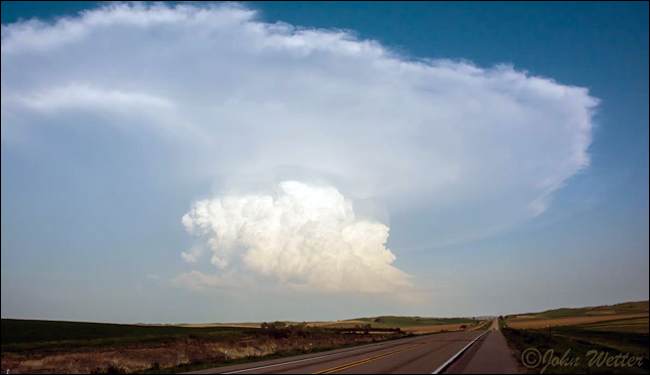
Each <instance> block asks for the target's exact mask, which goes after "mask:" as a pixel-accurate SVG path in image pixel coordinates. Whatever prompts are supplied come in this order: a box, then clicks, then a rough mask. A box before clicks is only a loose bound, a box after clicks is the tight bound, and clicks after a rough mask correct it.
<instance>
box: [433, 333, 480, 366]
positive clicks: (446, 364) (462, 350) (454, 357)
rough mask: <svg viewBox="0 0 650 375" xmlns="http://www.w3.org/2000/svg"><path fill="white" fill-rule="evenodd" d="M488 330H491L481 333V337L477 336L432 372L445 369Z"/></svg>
mask: <svg viewBox="0 0 650 375" xmlns="http://www.w3.org/2000/svg"><path fill="white" fill-rule="evenodd" d="M488 332H490V331H485V332H484V333H483V334H482V335H480V336H479V337H477V338H475V339H474V340H473V341H472V342H470V343H469V344H467V345H465V347H464V348H462V349H461V350H460V351H459V352H458V353H456V354H454V356H453V357H451V358H449V359H448V360H447V362H445V363H443V364H442V366H440V367H438V368H437V369H436V370H435V371H434V372H432V374H439V373H440V372H441V371H443V370H444V369H445V367H447V366H449V364H450V363H452V362H453V361H454V359H456V358H458V356H459V355H461V354H463V352H464V351H465V350H467V348H469V347H470V346H472V344H473V343H475V342H476V341H477V340H478V339H480V338H481V337H483V336H485V335H486V334H487V333H488Z"/></svg>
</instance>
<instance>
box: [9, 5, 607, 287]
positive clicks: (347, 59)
mask: <svg viewBox="0 0 650 375" xmlns="http://www.w3.org/2000/svg"><path fill="white" fill-rule="evenodd" d="M597 103H598V101H597V100H596V99H595V98H593V97H591V96H589V94H588V90H587V89H585V88H580V87H573V86H567V85H562V84H560V83H557V82H555V81H553V80H552V79H548V78H541V77H535V76H531V75H529V74H527V73H526V72H522V71H517V70H515V69H514V68H513V66H511V65H498V66H495V67H491V68H480V67H477V66H475V65H473V64H471V63H469V62H464V61H452V60H413V59H406V58H404V57H402V56H400V55H399V54H396V53H393V52H392V51H391V50H390V49H388V48H386V47H385V46H382V45H381V44H380V43H378V42H375V41H368V40H360V39H358V38H357V37H356V36H355V35H353V34H352V33H350V32H347V31H343V30H323V29H309V28H301V27H295V26H292V25H289V24H286V23H281V22H277V23H265V22H262V21H259V20H258V19H257V15H256V12H255V11H253V10H250V9H247V8H245V7H243V6H241V5H237V4H217V5H215V4H209V5H177V6H173V7H170V6H167V5H164V4H155V5H144V4H120V3H118V4H110V5H106V6H103V7H100V8H97V9H94V10H89V11H85V12H83V13H81V14H79V15H78V16H75V17H69V18H62V19H58V20H55V21H54V22H49V23H47V22H41V21H37V20H30V21H25V22H17V23H13V24H8V25H2V125H3V126H2V142H3V143H5V142H12V141H13V139H14V135H15V134H16V133H18V132H19V130H20V128H21V127H24V126H25V125H26V124H28V125H39V124H43V123H50V122H51V119H53V118H56V119H58V120H66V119H67V118H69V117H70V118H77V116H79V115H80V114H83V115H84V116H90V117H91V118H92V117H96V118H101V119H103V120H104V121H103V122H109V123H111V124H115V125H116V126H117V127H118V128H120V129H125V128H126V129H128V128H138V129H139V128H142V129H146V131H150V132H151V133H152V134H154V135H153V136H152V137H154V138H153V139H161V140H163V139H164V142H166V144H171V145H172V146H171V147H173V148H174V149H175V150H179V151H178V152H177V154H176V155H178V158H179V160H180V162H179V164H181V165H182V166H183V173H184V174H183V176H187V175H188V173H190V174H193V175H195V176H202V178H205V179H211V180H213V181H214V182H215V184H216V186H218V190H219V191H222V192H227V193H223V194H221V193H220V194H218V196H217V197H215V198H214V199H212V200H208V201H202V203H197V204H196V205H195V206H194V207H193V208H192V211H191V214H190V215H189V216H187V217H188V218H189V219H186V220H185V221H184V223H185V224H186V226H189V227H192V228H195V227H196V228H204V229H205V228H210V230H212V231H213V232H214V233H212V236H213V238H214V241H216V242H218V246H216V245H215V246H214V247H215V248H217V249H219V250H218V252H219V254H221V255H216V256H215V257H213V259H212V260H213V263H214V264H215V265H216V266H217V267H218V268H221V269H226V268H229V267H230V266H229V264H227V263H226V259H227V257H224V256H223V252H224V251H226V250H225V249H228V248H233V249H234V248H236V247H237V246H241V247H243V249H241V251H239V252H238V251H235V250H229V251H232V252H233V254H240V255H243V262H244V263H245V264H246V265H247V269H248V270H249V271H250V270H252V271H254V272H255V273H259V274H262V275H272V276H274V277H276V278H279V279H281V280H285V281H286V282H287V283H290V282H298V283H307V284H314V283H317V282H322V280H317V279H318V278H320V277H322V275H323V274H324V273H325V272H326V271H324V270H323V271H319V272H314V273H313V274H312V273H310V272H307V271H306V270H307V269H311V270H314V269H315V268H314V267H316V266H314V264H316V263H315V262H314V261H305V259H306V257H307V255H306V254H307V253H301V252H300V251H307V250H306V249H311V250H310V251H311V253H309V254H310V255H309V256H310V257H313V259H330V260H332V261H331V262H330V263H327V262H326V263H325V264H326V266H325V265H324V266H323V267H325V268H327V272H330V273H332V274H333V275H337V277H339V281H335V282H334V283H333V285H339V284H340V283H341V282H344V281H345V280H348V279H350V277H351V276H350V273H353V272H356V271H355V269H354V267H350V266H349V264H359V265H361V264H364V263H363V262H364V261H365V260H366V259H365V258H364V257H365V255H358V256H357V258H359V259H357V261H356V262H357V263H355V261H352V260H353V259H356V258H354V256H352V255H350V254H353V253H354V252H355V251H361V253H360V254H366V253H365V252H364V251H365V250H358V249H357V250H355V249H350V248H347V247H346V246H347V245H345V244H347V243H350V242H349V241H348V240H349V239H344V237H345V235H344V234H343V229H342V228H344V227H337V226H336V225H333V224H332V225H330V226H329V227H328V226H325V227H326V228H329V229H328V230H332V231H333V232H335V233H337V234H336V235H334V237H333V239H332V241H335V242H336V243H337V244H339V245H340V246H343V247H342V248H340V249H338V250H337V249H333V248H331V247H327V246H316V245H314V246H311V245H310V246H311V247H310V246H305V247H303V248H302V250H295V251H299V254H300V256H299V257H297V258H296V259H300V260H301V261H302V262H303V263H300V262H298V263H295V264H294V263H292V261H293V260H294V259H293V258H292V257H291V256H289V255H288V254H290V253H291V251H293V250H291V249H292V248H293V247H292V246H297V245H295V244H293V243H290V242H286V243H283V242H277V243H275V244H274V246H276V247H273V248H272V250H269V248H266V247H261V246H259V244H258V243H257V242H256V241H257V240H256V238H251V237H250V236H252V233H256V236H261V237H264V236H267V237H268V236H274V235H278V233H279V229H277V228H276V227H275V226H273V225H271V224H269V223H270V221H269V222H265V221H264V220H260V223H267V224H268V225H266V226H264V225H262V224H259V225H260V228H258V230H257V231H248V230H245V231H244V232H245V233H246V235H244V232H242V233H238V234H237V236H234V235H232V234H229V232H224V233H221V232H220V231H222V230H226V229H224V228H228V230H232V228H233V225H235V224H234V223H239V224H241V222H240V221H238V220H240V219H241V220H243V219H242V218H244V217H247V218H256V219H259V217H258V216H255V215H257V214H252V213H245V212H243V211H241V210H239V209H234V208H230V209H228V210H226V211H224V212H227V213H228V215H231V214H232V215H234V216H233V217H237V218H238V219H234V218H232V217H228V219H227V220H226V218H225V216H223V215H225V214H224V213H223V212H222V213H220V214H216V213H215V212H221V211H215V212H212V211H209V210H208V207H215V206H218V205H219V204H221V206H222V207H223V205H224V204H225V202H230V200H231V199H234V200H235V201H237V202H249V203H248V204H253V203H250V202H258V201H259V202H266V203H268V205H270V206H269V207H275V208H274V209H269V210H271V211H272V212H276V211H277V210H280V211H281V212H284V214H285V215H287V217H292V215H294V216H295V217H301V216H300V215H296V212H294V211H292V210H293V209H294V208H295V207H293V208H289V207H284V206H282V205H281V204H279V202H280V201H281V199H280V197H282V196H284V195H282V194H288V193H287V192H283V193H282V194H280V195H277V196H273V195H268V191H269V189H271V188H272V187H273V186H276V185H277V184H278V183H281V182H282V181H301V182H303V183H305V185H301V186H312V187H313V186H330V187H333V188H331V189H334V190H331V191H338V192H339V194H341V196H345V197H346V198H348V199H350V200H364V199H365V200H367V199H373V200H377V201H379V202H381V204H383V205H385V206H386V207H387V208H388V209H389V210H390V212H391V213H395V212H399V213H401V214H402V215H408V214H409V213H410V212H414V211H416V210H426V212H427V218H428V220H427V222H426V223H424V224H423V225H426V226H427V228H431V229H427V230H428V231H429V232H427V234H428V235H429V236H430V237H433V238H430V239H421V241H422V242H427V241H430V242H436V241H438V242H445V241H454V240H457V239H459V238H460V239H462V238H471V237H475V236H476V235H477V233H479V234H480V233H482V232H486V231H489V230H490V229H491V228H495V227H497V228H498V227H504V226H505V227H507V226H509V225H512V224H513V223H518V222H522V221H524V220H528V219H530V218H532V217H535V216H536V215H539V214H541V213H542V212H544V211H545V210H546V209H547V207H548V203H549V200H550V197H551V194H552V193H553V192H554V191H556V190H557V189H559V188H561V187H562V186H563V185H564V184H565V183H566V181H567V179H568V178H570V177H571V176H573V175H575V174H576V173H577V172H578V171H579V170H581V169H583V168H585V167H586V166H588V164H589V155H588V153H587V149H588V147H589V145H590V143H591V139H592V129H593V121H592V117H593V114H594V110H595V108H596V106H597ZM106 119H109V121H105V120H106ZM43 126H44V125H43ZM29 129H31V130H30V131H37V130H38V126H30V127H29ZM147 141H148V142H152V140H151V139H148V140H147ZM169 173H170V174H174V173H179V174H180V172H179V171H178V170H173V169H172V168H170V170H169ZM280 186H281V187H282V186H285V185H280ZM282 189H284V188H280V190H282ZM282 191H284V190H282ZM259 192H266V193H259ZM246 197H248V198H246ZM188 199H189V198H188ZM233 204H234V203H233ZM256 204H258V203H256ZM259 204H262V203H259ZM201 207H204V208H205V209H206V210H208V211H207V212H211V214H210V215H208V216H205V217H204V216H202V215H201V214H199V212H200V208H201ZM342 207H345V206H344V205H343V206H340V207H339V209H343V208H342ZM274 210H275V211H274ZM215 215H216V216H215ZM237 215H239V216H237ZM460 216H462V217H460ZM325 217H329V216H327V215H325V216H323V217H322V218H325ZM334 217H336V215H335V216H334ZM217 218H220V219H219V220H222V219H223V220H225V221H224V222H223V223H221V222H218V223H221V224H219V225H216V226H215V222H214V220H217ZM303 219H304V218H303ZM328 220H329V219H328ZM346 220H349V218H348V219H346ZM344 221H345V220H344ZM345 223H347V224H346V225H352V227H353V228H356V229H355V230H354V231H356V230H358V231H367V233H368V234H369V235H371V236H376V237H377V238H381V237H382V236H383V234H382V233H384V228H385V227H381V226H380V225H379V224H376V223H375V224H372V225H371V224H369V223H365V224H362V223H360V222H358V223H356V224H355V221H354V220H353V221H351V222H348V221H345ZM190 224H191V225H190ZM339 224H340V225H343V224H341V223H339ZM339 224H337V225H339ZM251 225H252V224H251ZM355 225H356V226H355ZM364 225H369V226H370V227H368V228H362V227H363V226H364ZM221 226H223V228H221ZM335 227H336V228H335ZM220 228H221V229H220ZM265 228H266V229H265ZM370 228H372V229H370ZM335 229H336V230H335ZM265 231H266V232H265ZM292 231H293V232H291V235H290V236H289V237H287V238H288V239H289V238H291V239H292V240H291V241H297V239H296V238H297V237H296V236H302V234H300V233H302V232H300V231H298V230H297V229H295V228H294V229H292ZM385 231H386V233H387V228H385ZM215 233H216V235H215ZM220 233H221V234H220ZM307 233H309V235H308V236H307V237H308V238H309V236H312V237H313V236H316V233H317V232H315V231H313V230H311V231H307ZM222 235H223V236H225V237H223V236H222ZM229 236H230V237H229ZM253 237H254V236H253ZM261 237H260V238H261ZM301 238H302V237H301ZM373 238H374V237H373ZM288 239H287V241H289V240H288ZM305 241H307V240H306V239H305ZM377 241H379V240H377ZM377 241H375V242H373V245H372V246H371V248H372V249H375V250H376V251H377V252H378V253H380V252H381V251H379V250H378V249H381V248H382V246H383V245H382V243H381V241H379V242H377ZM299 242H300V241H299ZM344 245H345V246H344ZM358 246H363V245H362V244H359V245H358ZM375 250H372V251H375ZM285 251H286V252H287V253H285ZM328 251H335V252H336V251H340V252H341V254H340V257H338V258H337V256H336V255H332V254H329V253H327V252H328ZM368 251H370V250H368ZM382 251H383V250H382ZM385 251H387V252H388V250H385ZM395 251H396V253H398V254H399V249H396V250H395ZM184 254H185V255H183V257H184V258H185V259H186V260H188V261H190V262H196V261H197V260H198V259H199V257H200V251H199V250H196V249H195V250H194V251H189V252H185V253H184ZM271 254H273V255H271ZM328 254H329V255H328ZM345 254H347V255H345ZM382 254H383V255H380V256H377V257H376V258H373V257H370V258H369V260H370V261H372V262H374V261H375V260H377V261H378V263H377V264H381V265H380V267H381V269H382V270H384V271H386V272H387V273H386V274H385V275H384V273H382V272H384V271H382V272H379V273H377V272H376V271H377V270H378V269H379V268H377V269H374V268H372V267H370V268H369V269H367V270H366V271H363V272H368V275H379V274H382V275H384V276H381V277H380V276H368V277H369V278H370V279H372V280H374V281H375V282H376V283H377V285H394V284H400V283H401V282H402V281H404V279H403V278H402V276H400V275H401V274H399V273H398V272H397V270H396V269H395V268H393V267H392V266H390V265H389V264H390V261H389V258H390V259H392V258H391V256H392V253H390V252H388V253H385V254H384V253H382ZM387 254H391V256H388V255H387ZM274 257H275V261H274V260H272V258H274ZM328 257H329V258H328ZM236 258H237V256H236V255H235V258H234V259H236ZM278 259H279V260H278ZM310 259H311V258H310ZM334 259H346V260H347V261H349V262H351V263H348V264H343V263H345V262H343V263H341V264H338V263H336V262H334V261H333V260H334ZM230 261H232V260H229V262H230ZM273 262H280V263H277V264H276V263H273ZM299 264H303V265H307V266H304V267H306V268H301V267H302V266H299ZM335 264H336V266H335ZM310 267H312V268H310ZM336 267H339V268H336ZM360 267H361V266H360ZM363 267H367V265H366V266H363ZM378 267H379V266H378ZM334 269H336V271H335V270H334ZM382 277H383V279H382ZM310 278H314V280H311V279H310ZM353 288H356V289H357V290H371V289H373V288H372V287H371V286H368V285H360V286H357V287H353Z"/></svg>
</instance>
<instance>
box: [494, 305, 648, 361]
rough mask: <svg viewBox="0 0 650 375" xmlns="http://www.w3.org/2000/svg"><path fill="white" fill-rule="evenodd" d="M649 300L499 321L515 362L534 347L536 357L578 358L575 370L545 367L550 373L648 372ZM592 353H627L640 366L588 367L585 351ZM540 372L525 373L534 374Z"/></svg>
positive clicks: (523, 315)
mask: <svg viewBox="0 0 650 375" xmlns="http://www.w3.org/2000/svg"><path fill="white" fill-rule="evenodd" d="M647 309H648V302H647V301H646V302H635V303H625V304H619V305H614V306H599V307H589V308H580V309H558V310H549V311H546V312H542V313H536V314H522V315H514V316H509V317H507V319H506V320H505V321H500V325H501V326H502V327H503V324H505V325H506V326H507V327H504V328H502V332H503V334H504V336H505V337H506V339H507V341H508V345H509V346H510V348H511V349H512V351H513V352H514V355H515V358H516V359H517V360H518V361H520V362H521V363H522V367H523V362H522V353H523V352H524V351H526V350H527V349H529V348H535V349H537V350H539V351H540V352H541V353H546V352H547V351H548V350H551V349H552V350H553V351H554V352H555V353H556V355H557V356H562V355H563V354H564V353H565V352H567V350H570V352H569V353H570V355H569V356H570V357H573V358H575V357H579V358H581V359H582V361H581V362H580V363H579V364H578V365H577V366H575V367H574V366H568V367H564V366H549V367H548V368H547V369H546V371H545V373H549V374H584V373H614V374H627V373H633V374H634V373H639V374H642V373H645V374H647V373H648V369H649V367H648V365H649V363H650V349H649V345H650V340H649V338H648V337H649V336H648V311H647ZM593 350H597V351H599V352H604V353H608V354H609V355H610V356H616V355H619V354H620V355H625V354H627V353H629V355H631V356H634V357H638V358H641V359H642V365H641V366H634V367H627V368H621V367H618V368H613V367H610V368H604V367H600V368H599V367H594V366H589V363H588V360H587V359H588V356H587V353H588V352H589V351H593ZM539 372H540V368H534V369H530V370H529V373H539Z"/></svg>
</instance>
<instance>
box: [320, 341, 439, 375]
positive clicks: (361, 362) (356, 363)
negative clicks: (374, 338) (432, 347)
mask: <svg viewBox="0 0 650 375" xmlns="http://www.w3.org/2000/svg"><path fill="white" fill-rule="evenodd" d="M429 343H430V342H425V343H422V344H416V345H412V346H409V347H407V348H404V349H399V350H396V351H394V352H389V353H385V354H380V355H376V356H374V357H370V358H366V359H362V360H359V361H357V362H352V363H348V364H345V365H340V366H337V367H332V368H330V369H327V370H322V371H318V372H314V373H313V374H331V373H333V372H337V371H341V370H345V369H348V368H350V367H356V366H359V365H363V364H364V363H368V362H373V361H376V360H379V359H382V358H386V357H390V356H391V355H394V354H397V353H401V352H404V351H407V350H411V349H414V348H417V347H420V346H422V345H426V344H429Z"/></svg>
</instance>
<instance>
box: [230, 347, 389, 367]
mask: <svg viewBox="0 0 650 375" xmlns="http://www.w3.org/2000/svg"><path fill="white" fill-rule="evenodd" d="M394 343H395V341H388V342H382V343H379V344H376V345H368V346H363V347H361V348H357V349H352V350H346V351H344V352H339V353H331V354H326V355H321V356H318V357H312V358H307V359H299V360H295V361H289V362H282V363H276V364H273V365H266V366H260V367H251V368H247V369H242V370H235V371H230V372H221V373H220V374H224V375H225V374H237V373H240V372H247V371H253V370H261V369H265V368H271V367H278V366H284V365H290V364H292V363H299V362H307V361H313V360H316V359H321V358H327V357H332V356H335V355H341V354H347V353H352V352H357V351H359V350H363V349H369V348H374V347H377V346H384V345H388V344H394Z"/></svg>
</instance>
